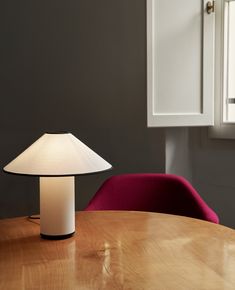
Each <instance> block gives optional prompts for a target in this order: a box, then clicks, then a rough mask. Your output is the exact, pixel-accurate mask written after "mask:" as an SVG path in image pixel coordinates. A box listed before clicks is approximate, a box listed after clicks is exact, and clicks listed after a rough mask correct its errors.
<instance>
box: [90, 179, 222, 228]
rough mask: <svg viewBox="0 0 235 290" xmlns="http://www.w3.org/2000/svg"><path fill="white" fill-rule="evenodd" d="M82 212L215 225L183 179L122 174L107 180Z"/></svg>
mask: <svg viewBox="0 0 235 290" xmlns="http://www.w3.org/2000/svg"><path fill="white" fill-rule="evenodd" d="M85 210H136V211H150V212H160V213H169V214H176V215H182V216H187V217H193V218H198V219H202V220H205V221H209V222H213V223H219V219H218V216H217V215H216V213H215V212H214V211H213V210H212V209H211V208H210V207H209V206H208V205H207V204H206V203H205V201H204V200H203V199H202V198H201V197H200V195H199V194H198V193H197V191H196V190H195V189H194V188H193V187H192V185H191V184H190V183H189V182H188V181H187V180H186V179H184V178H183V177H181V176H176V175H171V174H124V175H117V176H113V177H110V178H109V179H107V180H106V181H105V182H104V183H103V185H102V186H101V187H100V189H99V190H98V191H97V192H96V194H95V195H94V197H93V198H92V199H91V201H90V202H89V204H88V206H87V207H86V208H85Z"/></svg>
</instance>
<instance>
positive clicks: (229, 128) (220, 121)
mask: <svg viewBox="0 0 235 290" xmlns="http://www.w3.org/2000/svg"><path fill="white" fill-rule="evenodd" d="M226 2H228V1H227V0H217V1H216V6H215V15H216V17H215V31H216V32H215V112H214V118H215V124H214V126H213V127H211V128H209V136H210V137H211V138H219V139H235V122H228V121H224V117H223V116H224V112H225V108H224V81H225V80H224V78H225V75H224V69H225V63H224V60H225V55H224V37H225V35H224V13H225V10H224V9H225V3H226Z"/></svg>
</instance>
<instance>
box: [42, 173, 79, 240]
mask: <svg viewBox="0 0 235 290" xmlns="http://www.w3.org/2000/svg"><path fill="white" fill-rule="evenodd" d="M74 184H75V183H74V176H63V177H40V224H41V237H42V238H47V239H65V238H69V237H71V236H72V235H73V233H74V232H75V196H74V191H75V185H74Z"/></svg>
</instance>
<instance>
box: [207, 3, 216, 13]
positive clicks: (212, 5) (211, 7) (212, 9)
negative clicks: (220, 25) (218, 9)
mask: <svg viewBox="0 0 235 290" xmlns="http://www.w3.org/2000/svg"><path fill="white" fill-rule="evenodd" d="M206 12H207V13H208V14H211V13H214V12H215V1H208V2H207V3H206Z"/></svg>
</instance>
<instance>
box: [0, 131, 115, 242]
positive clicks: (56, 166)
mask: <svg viewBox="0 0 235 290" xmlns="http://www.w3.org/2000/svg"><path fill="white" fill-rule="evenodd" d="M111 167H112V166H111V165H110V164H109V163H108V162H106V161H105V160H104V159H103V158H102V157H100V156H99V155H97V154H96V153H95V152H94V151H92V150H91V149H90V148H89V147H87V146H86V145H85V144H83V143H82V142H81V141H80V140H78V139H77V138H76V137H75V136H73V135H72V134H71V133H67V132H65V133H46V134H44V135H43V136H41V137H40V138H39V139H38V140H37V141H36V142H34V143H33V144H32V145H31V146H30V147H28V148H27V149H26V150H25V151H24V152H23V153H21V154H20V155H19V156H18V157H16V158H15V159H14V160H13V161H11V162H10V163H9V164H8V165H6V166H5V167H4V169H3V170H4V171H5V172H7V173H13V174H21V175H33V176H39V179H40V232H41V237H42V238H46V239H65V238H69V237H71V236H72V235H73V234H74V232H75V195H74V192H75V178H74V176H75V175H82V174H89V173H95V172H101V171H105V170H109V169H111Z"/></svg>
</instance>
